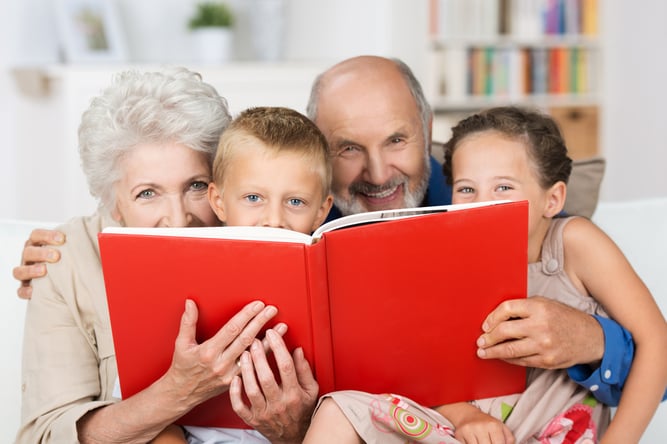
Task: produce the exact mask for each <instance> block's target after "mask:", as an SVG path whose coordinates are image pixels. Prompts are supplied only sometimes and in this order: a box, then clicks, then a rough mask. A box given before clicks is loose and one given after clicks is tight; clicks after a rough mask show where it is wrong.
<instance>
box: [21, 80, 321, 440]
mask: <svg viewBox="0 0 667 444" xmlns="http://www.w3.org/2000/svg"><path fill="white" fill-rule="evenodd" d="M229 121H230V115H229V112H228V110H227V106H226V102H225V100H224V99H223V98H222V97H220V96H219V95H218V94H217V92H216V91H215V89H214V88H213V87H212V86H210V85H208V84H206V83H204V82H202V81H201V78H200V77H199V75H198V74H195V73H192V72H190V71H187V70H185V69H171V70H166V71H164V72H161V73H143V74H141V73H136V72H126V73H123V74H120V75H119V76H118V77H117V78H116V79H115V83H114V84H113V85H112V86H111V87H109V88H108V89H107V90H106V91H104V92H103V94H102V95H101V96H99V97H97V98H96V99H94V100H93V101H92V103H91V105H90V107H89V109H88V110H87V111H86V112H85V113H84V114H83V117H82V122H81V126H80V128H79V145H80V154H81V160H82V165H83V169H84V172H85V174H86V176H87V179H88V184H89V188H90V192H91V193H92V195H93V196H95V197H96V198H98V199H99V201H100V206H99V210H98V211H97V212H96V214H94V215H93V216H90V217H81V218H76V219H73V220H72V221H70V222H68V223H67V224H65V225H63V226H62V227H61V228H60V230H61V231H63V232H64V233H65V234H66V235H67V243H66V244H65V245H64V246H63V247H61V253H62V255H61V257H62V259H61V260H60V262H58V263H57V264H52V265H49V270H48V276H47V277H46V278H44V279H38V280H35V281H34V282H33V285H34V292H33V297H32V299H31V300H30V302H29V303H28V308H27V315H26V324H25V325H26V327H25V337H24V350H23V406H22V425H21V428H20V430H19V432H18V436H17V442H19V443H31V444H33V443H36V442H57V443H70V442H82V443H85V442H124V443H130V442H147V441H150V440H152V439H153V438H154V437H155V436H157V435H158V433H160V431H161V430H163V429H164V428H165V427H166V426H168V425H169V424H171V423H172V422H173V421H175V420H177V419H178V418H179V417H180V416H182V415H183V414H184V413H186V412H187V411H189V410H190V409H192V408H193V407H194V406H196V405H198V404H199V403H201V402H203V401H205V400H206V399H209V398H211V397H212V396H215V395H218V394H220V393H222V392H223V391H225V390H228V389H229V386H230V383H231V382H232V381H233V380H234V378H236V379H238V376H236V375H237V374H238V366H237V364H236V360H237V359H238V358H239V356H240V355H241V354H242V352H243V351H244V350H245V349H246V348H247V346H248V344H249V343H250V342H251V341H252V339H253V338H254V337H255V336H256V335H257V334H258V332H259V331H260V329H261V328H262V326H263V325H264V324H265V323H266V322H267V321H268V320H269V319H271V318H272V317H273V316H274V314H275V312H276V309H275V307H270V306H264V304H262V303H261V302H254V303H250V304H249V305H247V306H246V307H244V308H243V309H242V310H241V311H240V312H239V313H238V314H237V315H235V316H234V317H233V318H232V319H230V320H229V321H228V323H227V324H226V325H225V326H223V327H222V328H221V329H220V330H219V332H218V333H217V334H216V335H215V336H214V337H213V338H211V339H209V340H207V341H205V342H203V343H201V344H197V343H196V341H195V328H196V322H197V308H196V306H195V305H194V303H193V302H192V301H187V302H186V304H185V311H184V313H183V316H182V320H181V325H180V329H179V334H178V337H177V339H176V342H175V349H174V355H173V360H172V364H171V367H170V368H169V369H168V370H167V371H166V373H165V374H164V375H163V376H162V377H161V378H159V379H158V380H157V381H155V382H154V383H153V384H152V385H151V386H149V387H148V388H146V389H145V390H144V391H142V392H140V393H137V394H136V395H134V396H132V397H129V398H127V399H124V400H122V401H121V400H120V399H117V398H115V397H114V396H113V391H114V384H115V383H116V380H117V371H116V360H115V356H114V348H113V342H112V336H111V328H110V321H109V314H108V311H107V306H106V297H105V291H104V281H103V277H102V268H101V264H100V257H99V250H98V244H97V234H98V233H99V232H100V231H101V230H102V229H103V228H104V227H107V226H110V225H118V224H120V225H126V226H141V227H153V226H155V227H157V226H178V227H185V226H203V225H214V224H217V223H218V221H217V219H216V217H215V215H214V213H213V212H212V210H211V209H210V207H209V203H208V200H207V197H206V193H207V186H208V183H209V181H210V170H211V162H212V159H213V156H214V153H215V149H216V146H217V143H218V139H219V136H220V134H221V132H222V131H223V129H224V128H225V127H226V125H227V124H228V123H229ZM157 272H159V270H151V269H150V267H149V266H147V268H146V273H157ZM274 328H275V330H277V331H278V332H279V333H284V330H285V329H286V327H285V326H284V325H279V326H276V327H274ZM237 399H240V396H237ZM298 402H302V401H298ZM261 407H262V408H263V409H264V410H267V406H266V405H263V406H261ZM283 407H284V406H283ZM244 408H245V406H244ZM306 410H308V407H306ZM276 416H277V418H274V419H275V421H274V424H279V423H280V421H281V419H282V418H281V417H280V416H279V415H276ZM258 421H259V420H258ZM267 424H268V425H267V427H265V429H266V430H268V431H269V433H267V436H271V433H270V432H271V427H272V425H271V424H269V422H268V420H267ZM253 425H257V424H253ZM282 432H284V430H280V433H282ZM231 433H232V434H233V433H237V434H238V435H239V438H238V439H239V440H241V439H244V440H245V441H244V442H252V441H253V440H259V439H261V440H265V438H264V437H262V435H260V434H259V433H258V432H255V431H241V430H238V431H231ZM241 435H243V436H241Z"/></svg>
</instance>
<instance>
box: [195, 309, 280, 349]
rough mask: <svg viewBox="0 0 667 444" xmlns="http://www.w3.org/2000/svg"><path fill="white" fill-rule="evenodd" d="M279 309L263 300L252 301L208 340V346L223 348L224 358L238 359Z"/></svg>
mask: <svg viewBox="0 0 667 444" xmlns="http://www.w3.org/2000/svg"><path fill="white" fill-rule="evenodd" d="M277 311H278V310H277V309H276V308H275V307H273V306H268V307H267V306H265V305H264V303H263V302H261V301H254V302H250V303H249V304H247V305H246V306H245V307H243V308H242V309H241V311H239V312H238V313H236V314H235V315H234V316H233V317H232V318H231V319H230V320H229V321H227V322H226V323H225V325H223V326H222V328H220V330H218V332H217V333H216V334H215V335H214V336H213V337H212V338H210V339H209V340H207V341H206V346H207V347H213V348H214V349H215V350H223V352H222V358H223V360H229V361H236V360H237V359H238V358H239V356H240V355H241V353H242V352H243V351H244V350H245V349H247V348H248V347H249V346H250V344H252V342H253V340H254V339H255V337H256V336H257V334H258V333H259V331H260V330H261V328H262V327H263V326H264V324H266V323H267V322H268V321H269V320H270V319H271V318H272V317H274V316H275V315H276V313H277Z"/></svg>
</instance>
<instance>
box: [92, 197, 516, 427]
mask: <svg viewBox="0 0 667 444" xmlns="http://www.w3.org/2000/svg"><path fill="white" fill-rule="evenodd" d="M380 213H382V212H375V213H365V214H362V215H354V216H350V217H348V218H341V219H338V220H336V221H334V222H333V223H334V225H340V224H344V223H345V222H346V221H347V222H351V223H352V224H353V225H352V226H347V227H344V228H338V229H333V230H331V231H324V232H323V233H320V232H319V231H318V232H316V233H314V235H313V236H305V235H302V234H299V233H294V232H290V231H287V230H279V229H272V228H264V227H259V228H258V227H217V228H204V229H198V228H186V229H160V228H153V229H132V228H126V229H122V228H120V229H119V228H116V229H114V230H112V231H105V232H103V233H101V234H100V235H99V243H100V252H101V257H102V265H103V269H104V278H105V284H106V290H107V299H108V305H109V314H110V317H111V325H112V332H113V337H114V346H115V351H116V360H117V365H118V373H119V378H120V384H121V391H122V394H123V396H124V397H128V396H131V395H132V394H134V393H136V392H138V391H140V390H142V389H144V388H145V387H147V386H148V385H150V384H151V383H152V382H153V381H155V380H156V379H157V378H158V377H160V376H161V375H162V374H163V373H164V372H165V371H166V370H167V368H168V367H169V364H170V362H171V357H172V354H173V347H174V340H175V338H176V334H177V331H178V326H179V321H180V317H181V314H182V312H183V309H184V301H185V299H186V298H190V299H193V300H194V301H195V302H196V303H197V307H198V309H199V321H198V340H199V341H203V340H205V339H207V338H209V337H211V336H212V335H213V334H215V332H217V330H218V329H219V328H220V327H221V326H222V325H223V324H224V323H225V322H226V321H227V320H228V319H229V318H230V317H231V316H232V315H233V314H234V313H236V312H237V311H238V310H239V309H240V308H241V307H243V306H244V305H245V304H246V303H248V302H250V301H252V300H255V299H260V300H263V301H264V302H265V303H267V304H272V305H275V306H277V307H278V310H279V313H278V315H277V316H276V318H275V322H274V323H277V322H285V323H287V325H288V326H289V330H288V332H287V334H286V336H285V340H286V342H287V345H288V347H289V348H290V349H293V348H294V347H297V346H301V347H303V349H304V352H305V355H306V357H307V358H308V360H309V362H310V363H311V365H312V366H313V368H314V371H315V376H316V378H317V380H318V383H319V384H320V393H321V394H323V393H326V392H330V391H333V390H345V389H355V390H362V391H368V392H372V393H385V392H391V393H399V394H402V395H405V396H408V397H410V398H412V399H414V400H415V401H417V402H419V403H421V404H424V405H427V406H435V405H440V404H445V403H451V402H457V401H465V400H470V399H479V398H486V397H490V396H497V395H501V394H508V393H515V392H520V391H523V390H524V388H525V369H524V368H522V367H517V366H512V365H510V364H507V363H504V362H502V361H496V360H489V361H485V360H481V359H479V358H477V356H476V345H475V341H476V339H477V337H478V336H479V335H480V333H481V324H482V321H483V320H484V318H485V317H486V315H487V314H488V313H489V312H490V311H491V310H492V309H493V308H494V307H495V306H497V305H498V304H499V303H500V302H501V301H503V300H506V299H513V298H518V297H525V296H526V287H527V285H526V279H527V231H528V229H527V220H528V205H527V203H526V202H505V203H498V202H494V203H492V204H489V205H487V204H482V205H460V206H459V205H452V206H445V207H425V208H419V209H408V210H397V211H393V212H384V213H383V215H382V217H383V219H382V221H380V222H377V223H375V222H371V220H370V219H367V218H371V217H375V216H379V215H380ZM412 213H417V214H412ZM406 215H410V217H404V216H406ZM387 216H388V217H389V218H388V219H386V217H387ZM412 216H414V217H412ZM329 228H331V227H330V226H329V227H328V226H327V225H325V226H323V229H324V230H327V229H329ZM185 233H187V234H185ZM265 234H268V235H271V236H274V237H264V235H265ZM282 234H285V235H286V236H291V237H293V239H292V240H290V241H287V240H285V239H278V237H275V236H279V235H282ZM225 236H228V237H232V238H224V237H225ZM238 236H241V237H243V238H242V239H239V238H233V237H238ZM260 239H264V240H260ZM314 239H319V240H317V241H314ZM272 325H273V324H272ZM179 423H181V424H186V425H201V426H219V427H246V426H245V425H244V423H243V422H242V421H241V420H240V419H239V418H238V417H237V416H236V415H235V414H234V412H233V411H232V409H231V406H230V405H229V397H228V395H227V394H226V393H225V394H222V395H220V396H217V397H215V398H213V399H211V400H209V401H208V402H206V403H204V404H202V405H200V406H198V407H196V408H195V409H193V410H192V411H191V412H190V413H188V414H187V415H186V416H184V417H183V418H181V420H180V421H179Z"/></svg>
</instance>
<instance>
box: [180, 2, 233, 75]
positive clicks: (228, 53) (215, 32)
mask: <svg viewBox="0 0 667 444" xmlns="http://www.w3.org/2000/svg"><path fill="white" fill-rule="evenodd" d="M233 23H234V15H233V13H232V10H231V9H230V8H229V6H227V5H226V4H225V3H222V2H214V1H206V2H202V3H198V4H197V8H196V10H195V13H194V15H192V17H190V20H189V21H188V28H189V29H190V31H191V34H192V38H193V44H194V54H195V56H196V57H197V61H199V62H201V63H222V62H226V61H229V60H230V59H231V58H232V43H233V32H232V28H231V26H232V24H233Z"/></svg>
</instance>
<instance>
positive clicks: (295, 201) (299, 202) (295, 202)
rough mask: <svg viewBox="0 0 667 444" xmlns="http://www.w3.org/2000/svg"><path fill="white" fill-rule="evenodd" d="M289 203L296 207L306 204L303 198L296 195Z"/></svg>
mask: <svg viewBox="0 0 667 444" xmlns="http://www.w3.org/2000/svg"><path fill="white" fill-rule="evenodd" d="M289 204H290V205H293V206H295V207H299V206H301V205H305V202H304V201H303V200H301V199H298V198H296V197H293V198H292V199H290V200H289Z"/></svg>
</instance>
